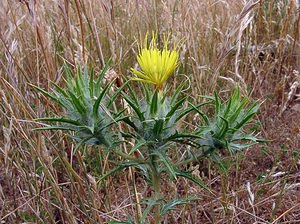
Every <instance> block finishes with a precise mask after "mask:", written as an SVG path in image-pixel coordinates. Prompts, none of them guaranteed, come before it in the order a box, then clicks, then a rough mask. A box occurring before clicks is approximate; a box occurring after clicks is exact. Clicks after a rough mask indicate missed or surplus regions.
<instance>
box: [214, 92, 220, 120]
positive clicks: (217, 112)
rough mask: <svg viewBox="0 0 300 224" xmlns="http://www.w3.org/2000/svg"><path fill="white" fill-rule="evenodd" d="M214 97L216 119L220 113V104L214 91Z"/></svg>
mask: <svg viewBox="0 0 300 224" xmlns="http://www.w3.org/2000/svg"><path fill="white" fill-rule="evenodd" d="M214 95H215V114H216V118H217V117H218V115H219V113H220V102H219V96H218V94H217V92H216V91H215V92H214Z"/></svg>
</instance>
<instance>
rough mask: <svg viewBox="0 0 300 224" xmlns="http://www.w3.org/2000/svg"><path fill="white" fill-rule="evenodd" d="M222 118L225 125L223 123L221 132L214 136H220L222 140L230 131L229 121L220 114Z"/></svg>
mask: <svg viewBox="0 0 300 224" xmlns="http://www.w3.org/2000/svg"><path fill="white" fill-rule="evenodd" d="M220 118H221V119H222V121H223V122H222V124H224V125H222V128H221V130H220V133H218V135H217V136H214V137H216V138H218V139H219V140H221V139H222V138H223V137H224V136H225V135H226V133H227V132H228V129H229V124H228V121H227V120H226V119H225V118H224V117H222V116H220Z"/></svg>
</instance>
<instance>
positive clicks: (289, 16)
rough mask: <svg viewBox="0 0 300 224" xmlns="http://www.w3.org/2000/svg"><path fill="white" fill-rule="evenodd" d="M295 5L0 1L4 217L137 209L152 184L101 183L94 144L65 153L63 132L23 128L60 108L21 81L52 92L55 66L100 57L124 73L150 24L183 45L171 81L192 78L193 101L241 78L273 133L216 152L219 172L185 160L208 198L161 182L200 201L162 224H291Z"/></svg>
mask: <svg viewBox="0 0 300 224" xmlns="http://www.w3.org/2000/svg"><path fill="white" fill-rule="evenodd" d="M297 7H299V1H296V0H295V1H292V0H290V1H287V0H257V1H255V0H253V1H252V0H249V1H246V0H245V1H240V0H230V1H229V0H228V1H225V0H206V1H199V0H149V1H146V0H140V1H134V0H118V1H113V0H74V1H69V0H64V1H63V0H48V1H34V0H20V1H16V0H2V1H1V3H0V49H1V50H0V97H1V100H0V114H1V115H0V136H1V137H0V220H1V223H104V222H105V221H108V220H124V219H126V218H127V214H131V215H132V216H133V217H135V216H136V215H137V214H138V213H139V212H140V211H139V209H141V207H139V206H136V204H135V203H136V201H137V200H140V199H142V198H145V197H147V196H149V195H148V194H149V189H148V188H147V187H146V185H145V183H144V182H143V180H142V179H140V177H139V176H138V175H132V174H133V173H134V171H132V170H131V171H130V172H129V171H128V170H125V172H121V173H118V174H116V175H114V176H113V177H110V178H108V179H107V180H106V181H105V182H104V181H98V178H99V177H100V176H101V175H102V174H104V173H105V172H106V170H108V169H109V167H110V166H111V164H110V163H109V162H108V158H107V157H105V156H106V155H105V154H104V153H103V154H102V153H101V150H99V149H97V148H88V149H86V151H87V152H88V153H86V154H82V153H80V152H77V153H75V154H73V149H74V142H71V141H70V140H69V139H68V138H67V137H66V136H65V134H64V133H61V132H50V131H43V132H36V131H32V129H33V128H34V127H37V125H38V124H37V123H36V122H34V121H33V119H35V118H38V117H44V116H45V115H48V114H51V113H53V111H55V112H58V113H59V108H58V107H57V105H55V104H53V103H52V102H50V101H49V100H48V99H46V98H45V97H44V96H42V95H40V94H39V93H37V92H36V91H35V90H34V89H33V88H32V87H31V86H30V85H29V84H34V85H37V86H40V87H42V88H44V89H47V90H49V88H50V87H51V85H50V81H52V82H55V83H58V84H62V83H63V82H62V78H63V75H64V74H63V69H62V67H63V64H64V62H66V63H67V64H68V65H69V66H70V67H71V68H72V69H74V71H76V68H77V67H78V66H81V65H83V64H87V65H88V66H89V67H94V69H95V72H96V74H98V73H99V71H100V70H101V69H102V67H103V65H104V64H105V62H107V61H108V60H109V59H111V73H110V74H116V76H117V77H118V79H119V80H122V79H123V78H124V77H128V76H129V75H130V68H131V67H134V66H136V58H135V57H136V53H137V40H139V37H140V35H145V33H146V32H147V31H152V30H156V31H157V32H158V33H159V34H163V33H168V32H171V33H172V35H171V41H178V40H180V39H182V38H184V40H185V41H184V44H183V45H182V47H181V51H180V62H181V64H180V66H179V68H178V72H177V75H176V76H174V77H173V78H172V79H173V80H172V82H171V81H170V82H169V83H170V84H169V85H170V86H171V85H174V86H176V85H177V84H178V83H179V82H181V81H182V80H183V79H189V83H190V88H189V89H188V90H187V91H186V94H189V95H190V97H192V98H193V100H194V101H195V102H198V101H200V95H204V94H206V95H208V94H212V92H213V91H214V90H216V91H218V92H220V93H221V95H222V96H223V97H224V98H225V97H226V96H227V95H228V91H229V90H231V89H232V88H233V87H234V86H236V85H240V86H241V87H242V88H243V93H244V94H249V95H250V96H251V98H252V99H253V100H256V99H261V100H264V104H263V105H262V108H261V112H260V114H259V115H258V119H259V120H260V124H261V125H262V128H261V136H262V137H263V138H266V139H270V140H273V141H272V142H270V143H268V144H266V145H264V146H260V147H254V148H250V149H248V150H246V151H244V152H242V153H240V154H238V155H237V156H235V158H233V160H231V161H230V159H229V158H225V159H226V160H227V161H228V163H229V166H230V167H231V168H230V171H229V173H228V174H224V173H222V172H220V171H219V170H218V169H217V166H215V164H212V163H211V162H210V161H208V160H207V161H206V160H204V161H202V164H191V166H190V169H194V175H195V176H198V177H199V178H201V179H202V181H203V182H204V183H205V184H207V185H208V186H209V187H210V188H211V189H212V191H213V192H214V195H213V194H209V193H207V192H205V191H204V190H202V189H200V188H198V187H197V186H195V185H191V184H190V183H188V182H186V181H185V180H181V179H179V180H178V182H177V183H176V184H170V183H167V182H163V183H162V191H163V192H165V193H166V194H167V193H168V194H170V195H176V194H177V195H180V196H183V197H184V196H186V195H189V196H196V197H197V198H199V199H198V200H195V201H193V202H191V204H189V205H185V206H178V209H177V210H175V211H173V212H172V213H171V215H169V216H167V217H166V218H165V221H164V223H272V224H273V223H274V224H275V223H300V215H299V214H300V203H299V198H300V190H299V189H300V188H299V186H300V178H299V169H300V167H299V166H300V165H299V162H300V151H299V150H300V141H299V139H300V122H299V118H300V112H299V111H300V108H299V107H300V106H299V105H300V104H299V99H300V96H299V88H300V84H299V83H300V76H299V71H300V57H299V53H300V42H299V34H300V31H299V23H300V14H299V8H298V11H297ZM107 78H108V79H109V77H107ZM289 93H290V94H289ZM186 122H187V123H192V122H193V121H192V119H190V120H189V118H188V119H187V121H186ZM183 150H184V149H183ZM134 188H135V189H136V191H134ZM142 208H143V205H142Z"/></svg>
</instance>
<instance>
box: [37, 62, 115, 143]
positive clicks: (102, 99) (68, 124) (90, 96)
mask: <svg viewBox="0 0 300 224" xmlns="http://www.w3.org/2000/svg"><path fill="white" fill-rule="evenodd" d="M107 68H108V64H107V65H106V66H105V67H104V69H103V70H102V72H101V74H100V76H99V78H98V79H96V81H95V80H94V71H93V70H91V71H88V69H87V67H85V68H84V69H83V70H81V69H78V72H77V74H76V76H75V77H74V78H73V76H72V74H71V72H70V70H69V68H68V67H67V66H65V73H66V80H65V84H66V89H63V88H61V87H60V86H58V85H56V84H55V83H52V84H53V85H54V87H55V89H51V91H52V92H53V94H52V93H49V92H47V91H45V90H43V89H41V88H40V87H37V86H33V87H34V88H35V89H37V90H38V91H40V92H41V93H43V94H44V95H46V96H47V97H49V98H51V99H52V100H53V101H55V102H57V103H58V104H59V105H60V106H61V107H62V108H63V110H64V111H63V113H64V115H63V116H55V117H45V118H38V119H36V120H38V121H48V122H59V124H58V125H50V126H46V127H41V128H36V130H68V131H74V134H73V135H71V137H72V138H74V139H75V140H77V141H78V142H79V146H80V145H81V144H83V143H86V144H92V145H104V146H107V147H112V146H113V144H114V141H115V139H114V137H115V136H114V135H113V134H112V131H111V126H112V125H113V124H114V123H116V122H117V121H118V119H119V118H120V114H114V113H112V112H111V110H109V109H108V108H110V106H111V104H112V103H113V102H114V99H115V98H116V97H117V93H115V94H113V95H112V96H109V93H108V92H109V90H110V88H111V86H112V85H113V83H114V82H110V83H108V84H106V85H105V86H104V87H102V81H103V78H104V75H105V73H106V71H107ZM77 148H78V147H77Z"/></svg>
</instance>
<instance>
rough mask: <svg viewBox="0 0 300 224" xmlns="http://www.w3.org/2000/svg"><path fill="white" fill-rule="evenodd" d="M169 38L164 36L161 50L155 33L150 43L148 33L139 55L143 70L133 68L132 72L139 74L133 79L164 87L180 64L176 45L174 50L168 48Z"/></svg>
mask: <svg viewBox="0 0 300 224" xmlns="http://www.w3.org/2000/svg"><path fill="white" fill-rule="evenodd" d="M168 39H169V38H168V37H167V38H166V37H165V36H164V43H163V44H164V46H163V49H162V50H160V49H158V48H157V43H156V36H155V34H153V35H152V40H151V42H150V44H149V45H148V44H147V35H146V37H145V40H144V45H143V46H142V45H141V46H140V49H139V55H138V56H137V61H138V63H139V66H140V68H141V71H138V70H136V69H134V68H131V71H132V73H133V74H135V75H137V77H134V78H132V80H135V81H140V82H146V83H152V84H154V85H155V87H156V88H157V89H159V90H161V89H162V87H163V83H164V81H166V80H167V79H168V78H169V77H170V75H171V74H172V72H173V71H174V70H175V68H176V67H177V65H178V52H177V49H176V47H174V49H173V50H169V49H168Z"/></svg>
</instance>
